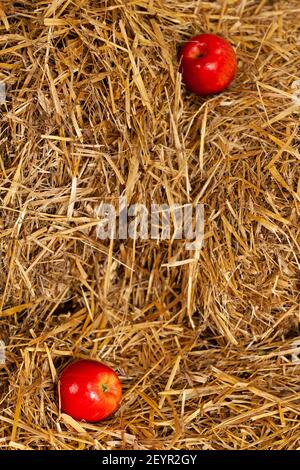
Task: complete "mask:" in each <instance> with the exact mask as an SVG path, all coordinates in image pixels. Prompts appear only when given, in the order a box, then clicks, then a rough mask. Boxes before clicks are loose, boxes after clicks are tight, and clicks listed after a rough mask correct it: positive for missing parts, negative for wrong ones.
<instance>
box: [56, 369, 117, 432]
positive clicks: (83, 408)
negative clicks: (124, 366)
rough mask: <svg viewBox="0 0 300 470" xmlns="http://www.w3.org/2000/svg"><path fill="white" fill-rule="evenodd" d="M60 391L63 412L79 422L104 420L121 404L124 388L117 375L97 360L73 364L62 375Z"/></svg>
mask: <svg viewBox="0 0 300 470" xmlns="http://www.w3.org/2000/svg"><path fill="white" fill-rule="evenodd" d="M58 392H59V397H60V403H61V411H62V412H63V413H66V414H68V415H70V416H72V418H74V419H76V420H79V421H87V422H90V423H94V422H98V421H101V420H103V419H105V418H107V417H108V416H110V415H112V414H113V413H114V412H115V411H116V409H117V408H118V406H119V405H120V403H121V399H122V385H121V382H120V380H119V378H118V376H117V374H116V373H115V372H114V371H113V370H112V369H111V368H110V367H108V366H106V365H105V364H102V363H101V362H97V361H93V360H79V361H75V362H72V363H71V364H70V365H68V366H67V367H66V368H65V369H64V370H63V372H62V374H61V376H60V379H59V383H58Z"/></svg>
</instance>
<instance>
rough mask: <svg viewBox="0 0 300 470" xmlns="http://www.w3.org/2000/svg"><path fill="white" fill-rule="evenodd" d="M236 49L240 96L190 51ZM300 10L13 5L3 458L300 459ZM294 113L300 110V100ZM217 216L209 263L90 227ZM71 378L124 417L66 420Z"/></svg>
mask: <svg viewBox="0 0 300 470" xmlns="http://www.w3.org/2000/svg"><path fill="white" fill-rule="evenodd" d="M201 32H212V33H216V34H220V35H222V36H224V37H226V38H228V39H229V40H230V42H231V43H232V45H233V47H234V48H235V49H236V52H237V55H238V61H239V67H238V75H237V78H236V80H235V82H234V83H233V84H232V85H231V87H230V89H229V90H227V91H226V92H224V93H222V94H220V95H217V96H212V97H209V98H206V99H203V98H199V97H197V96H195V95H192V94H190V93H188V92H187V91H186V90H185V88H184V86H183V85H182V84H181V77H180V74H179V73H178V68H179V64H178V51H179V47H180V45H181V44H182V43H183V42H184V41H185V40H187V39H188V38H189V37H191V36H192V35H194V34H197V33H201ZM299 52H300V5H299V1H298V0H289V1H288V2H287V1H280V0H279V1H276V0H273V1H271V0H250V1H246V0H224V1H204V2H202V1H200V0H130V1H129V0H102V1H101V0H98V1H96V0H54V1H52V2H50V1H46V0H41V1H36V0H19V1H2V2H1V7H0V80H1V81H4V82H5V83H6V87H7V99H6V103H5V104H2V105H1V106H0V112H1V132H0V340H2V341H4V342H5V345H6V363H5V364H3V365H2V366H0V447H1V448H2V449H41V450H43V449H115V448H123V449H297V448H300V421H299V412H300V377H299V373H300V359H298V355H300V334H299V319H300V316H299V315H300V313H299V285H300V279H299V201H300V171H299V150H298V148H299V142H300V134H299V117H300V107H299V103H297V102H296V101H295V99H294V100H293V94H295V90H294V89H293V83H294V82H295V80H296V79H299V78H300V76H299V70H300V53H299ZM299 95H300V93H299ZM121 195H126V197H127V199H128V203H135V202H139V203H143V204H145V205H149V204H150V203H151V201H155V202H157V203H167V204H170V205H171V204H172V203H178V204H187V203H191V202H200V203H203V204H204V205H205V246H204V248H203V249H201V250H198V251H195V252H188V251H186V250H185V247H184V242H182V241H180V240H179V241H174V242H172V241H163V242H161V243H157V242H156V241H155V240H136V241H135V242H133V241H132V240H121V241H119V240H113V241H112V242H109V241H107V242H106V241H101V240H99V239H98V238H97V236H96V225H97V223H99V219H97V207H98V206H99V204H100V203H101V202H110V203H117V201H118V198H119V197H120V196H121ZM74 358H94V359H98V360H102V361H104V362H106V363H107V364H108V365H110V366H112V367H113V368H114V369H115V370H116V371H117V372H118V374H119V375H120V377H121V380H122V382H123V385H124V399H123V402H122V405H121V407H120V409H119V410H118V412H117V413H116V414H115V415H114V416H113V417H112V418H110V419H108V420H106V421H104V422H102V423H99V424H95V425H90V424H86V423H78V422H76V421H74V420H72V419H71V418H70V417H69V416H67V415H64V414H61V413H60V410H59V406H58V400H57V396H56V383H57V379H58V376H59V374H60V372H61V370H62V369H63V367H64V366H65V365H66V364H67V363H68V362H69V361H71V360H72V359H74Z"/></svg>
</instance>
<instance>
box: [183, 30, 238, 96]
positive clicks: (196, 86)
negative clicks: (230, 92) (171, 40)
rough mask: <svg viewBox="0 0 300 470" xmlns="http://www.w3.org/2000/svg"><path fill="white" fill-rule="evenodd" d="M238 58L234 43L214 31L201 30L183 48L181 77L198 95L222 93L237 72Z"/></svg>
mask: <svg viewBox="0 0 300 470" xmlns="http://www.w3.org/2000/svg"><path fill="white" fill-rule="evenodd" d="M236 70H237V60H236V54H235V51H234V49H233V47H232V46H231V45H230V44H229V42H228V41H226V40H225V39H223V38H221V37H219V36H216V35H215V34H200V35H199V36H195V37H193V38H192V39H190V40H189V41H188V42H187V43H186V44H185V45H184V46H183V48H182V50H181V72H182V80H183V82H184V83H185V85H186V87H187V88H188V89H189V90H190V91H192V92H194V93H196V94H197V95H201V96H206V95H211V94H214V93H219V92H220V91H223V90H224V89H225V88H227V87H228V86H229V85H230V83H231V82H232V80H233V79H234V77H235V75H236Z"/></svg>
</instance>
